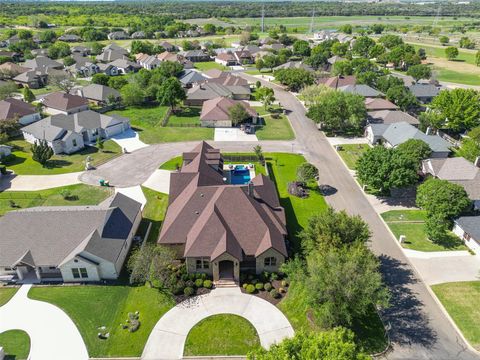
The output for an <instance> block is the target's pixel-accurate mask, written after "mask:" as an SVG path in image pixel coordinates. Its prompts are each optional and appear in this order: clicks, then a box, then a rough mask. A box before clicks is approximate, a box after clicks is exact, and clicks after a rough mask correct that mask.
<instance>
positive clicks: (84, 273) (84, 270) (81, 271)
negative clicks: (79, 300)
mask: <svg viewBox="0 0 480 360" xmlns="http://www.w3.org/2000/svg"><path fill="white" fill-rule="evenodd" d="M80 275H81V276H82V279H85V278H88V272H87V269H85V268H80Z"/></svg>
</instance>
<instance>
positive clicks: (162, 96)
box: [157, 77, 186, 110]
mask: <svg viewBox="0 0 480 360" xmlns="http://www.w3.org/2000/svg"><path fill="white" fill-rule="evenodd" d="M185 98H186V95H185V90H183V87H182V84H181V82H180V81H179V80H178V79H177V78H176V77H171V78H169V79H167V80H165V81H164V82H163V83H162V84H161V85H160V87H159V89H158V93H157V100H158V102H159V103H160V105H167V106H170V108H171V109H172V110H174V108H175V106H176V105H177V104H178V103H179V102H180V101H182V100H184V99H185Z"/></svg>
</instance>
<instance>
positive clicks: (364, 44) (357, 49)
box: [352, 36, 375, 58]
mask: <svg viewBox="0 0 480 360" xmlns="http://www.w3.org/2000/svg"><path fill="white" fill-rule="evenodd" d="M374 46H375V41H373V40H372V39H371V38H369V37H368V36H361V37H359V38H358V39H357V40H356V41H355V43H354V44H353V47H352V51H353V52H354V53H355V54H357V55H360V56H362V57H364V58H368V56H369V54H370V49H371V48H373V47H374Z"/></svg>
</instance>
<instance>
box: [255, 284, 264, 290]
mask: <svg viewBox="0 0 480 360" xmlns="http://www.w3.org/2000/svg"><path fill="white" fill-rule="evenodd" d="M255 289H257V290H263V283H256V284H255Z"/></svg>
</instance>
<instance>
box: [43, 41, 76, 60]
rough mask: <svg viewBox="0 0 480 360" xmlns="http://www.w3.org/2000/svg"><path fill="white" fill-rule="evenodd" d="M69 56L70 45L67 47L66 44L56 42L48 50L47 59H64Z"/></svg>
mask: <svg viewBox="0 0 480 360" xmlns="http://www.w3.org/2000/svg"><path fill="white" fill-rule="evenodd" d="M70 54H71V51H70V45H68V44H67V43H66V42H62V41H56V42H55V43H54V44H53V45H52V46H50V47H49V48H48V57H50V58H52V59H60V58H64V57H66V56H68V55H70Z"/></svg>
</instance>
